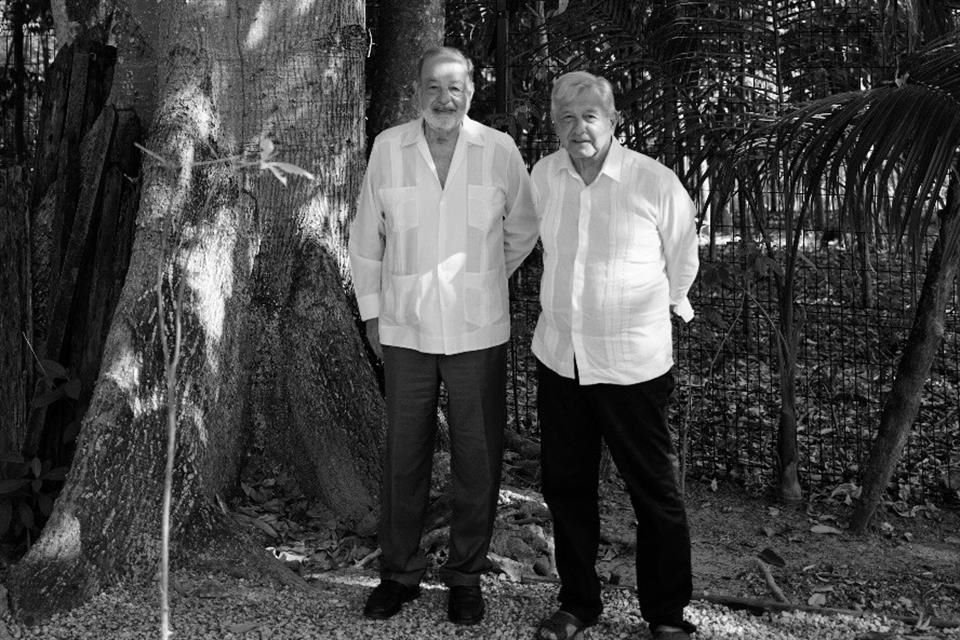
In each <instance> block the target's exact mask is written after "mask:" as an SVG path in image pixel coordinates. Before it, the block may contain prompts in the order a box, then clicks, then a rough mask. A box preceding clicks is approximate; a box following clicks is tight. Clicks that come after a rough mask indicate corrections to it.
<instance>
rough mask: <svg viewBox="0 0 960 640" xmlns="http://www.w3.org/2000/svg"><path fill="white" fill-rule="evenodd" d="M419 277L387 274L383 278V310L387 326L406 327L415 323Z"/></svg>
mask: <svg viewBox="0 0 960 640" xmlns="http://www.w3.org/2000/svg"><path fill="white" fill-rule="evenodd" d="M419 281H420V278H419V276H417V275H416V274H414V275H411V276H405V275H398V274H395V273H391V274H388V275H387V276H386V278H385V283H384V284H385V285H386V286H385V288H384V300H383V310H382V312H381V315H382V316H383V320H384V321H385V323H387V324H394V325H408V324H415V323H416V322H417V319H418V318H417V316H418V315H419V307H420V297H419V296H418V295H417V290H418V282H419Z"/></svg>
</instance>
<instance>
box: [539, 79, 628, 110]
mask: <svg viewBox="0 0 960 640" xmlns="http://www.w3.org/2000/svg"><path fill="white" fill-rule="evenodd" d="M588 91H589V92H592V93H594V94H595V95H596V96H597V97H598V98H600V102H601V104H602V105H603V108H604V110H605V111H606V113H607V115H608V116H610V118H611V119H616V117H617V106H616V104H615V103H614V100H613V85H611V84H610V81H609V80H607V79H606V78H603V77H601V76H595V75H593V74H592V73H588V72H586V71H571V72H569V73H565V74H563V75H562V76H560V77H559V78H557V79H556V80H554V81H553V91H552V92H551V93H550V115H551V116H552V117H553V119H554V120H556V119H557V113H558V112H559V111H560V107H561V105H563V104H566V103H568V102H572V101H573V100H574V99H575V98H577V96H579V95H580V94H582V93H586V92H588Z"/></svg>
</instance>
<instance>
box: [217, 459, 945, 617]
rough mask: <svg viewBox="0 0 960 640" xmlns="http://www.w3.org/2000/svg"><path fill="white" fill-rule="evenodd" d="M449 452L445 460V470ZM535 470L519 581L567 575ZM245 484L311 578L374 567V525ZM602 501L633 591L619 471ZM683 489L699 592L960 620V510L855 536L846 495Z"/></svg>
mask: <svg viewBox="0 0 960 640" xmlns="http://www.w3.org/2000/svg"><path fill="white" fill-rule="evenodd" d="M446 462H447V461H446V460H443V459H438V460H436V461H435V466H434V470H435V472H436V471H437V470H438V469H443V468H444V467H445V466H446ZM535 475H536V474H535V465H533V464H531V463H530V461H529V459H527V458H526V457H525V456H515V457H511V456H509V455H508V459H507V462H506V465H505V476H504V482H503V488H502V489H501V500H500V507H499V510H498V519H497V523H496V526H495V530H494V539H493V543H492V545H491V558H492V559H493V561H494V565H495V568H494V570H495V571H499V572H501V573H505V574H507V575H508V577H509V578H510V579H511V580H512V581H515V582H527V581H530V582H536V581H552V580H555V574H554V573H553V571H552V564H551V562H550V555H551V554H550V547H551V542H552V536H551V523H550V516H549V511H547V509H546V506H545V505H544V503H543V501H542V498H541V496H540V494H539V493H538V492H537V482H536V477H535ZM443 485H444V482H443V479H442V474H441V478H440V479H437V478H435V485H434V491H433V492H432V495H433V497H434V501H433V503H432V505H431V508H430V511H429V514H428V520H427V522H428V524H427V527H426V530H425V532H424V542H423V545H424V547H425V549H426V550H427V552H428V557H429V558H430V559H431V565H432V566H431V569H432V570H435V569H436V568H437V567H438V566H439V565H440V564H442V562H443V560H444V559H445V555H446V541H447V532H448V528H447V527H446V526H445V525H446V524H447V515H448V513H449V509H448V505H447V504H446V500H445V498H444V490H443V489H444V487H443ZM245 491H246V493H247V498H246V499H245V500H244V501H243V502H244V503H243V504H236V505H235V506H234V514H235V515H236V516H237V519H238V522H239V523H240V524H244V523H246V524H247V525H252V526H255V527H256V528H257V529H259V530H260V532H261V533H264V534H265V535H264V546H266V547H268V548H270V549H272V550H273V552H274V554H275V555H276V556H277V557H279V558H281V559H282V560H285V561H286V563H287V566H289V567H291V568H293V569H294V570H295V571H296V572H297V573H298V574H300V575H301V576H302V577H304V578H306V579H307V580H310V579H311V577H314V578H315V577H318V576H320V575H322V574H323V573H324V572H328V571H333V570H338V569H342V568H345V567H367V568H371V569H372V568H375V567H376V562H377V557H378V552H377V545H376V538H375V534H374V533H373V532H369V533H367V534H361V533H357V532H350V531H343V530H340V529H338V528H337V525H336V522H335V521H332V520H331V519H330V518H329V515H328V514H324V513H323V512H322V511H316V510H314V509H313V508H311V506H310V505H309V503H308V502H307V501H306V500H305V499H304V498H303V496H302V495H299V494H298V493H297V492H296V491H291V488H290V486H289V481H288V480H287V479H284V478H283V477H265V478H264V477H261V478H260V479H256V480H255V479H252V478H248V483H247V484H245ZM601 497H602V499H601V505H602V506H601V519H602V535H601V549H600V554H599V558H598V569H599V572H600V575H601V577H602V579H603V580H604V581H605V582H607V583H608V584H610V585H619V586H622V587H627V588H629V587H630V586H632V585H634V584H635V583H636V575H635V570H634V546H635V543H634V536H635V533H634V532H635V527H636V524H635V521H634V517H633V511H632V509H631V507H630V503H629V499H628V498H627V496H626V494H625V492H624V491H623V489H622V486H621V484H620V481H619V478H618V477H617V476H616V474H611V479H610V480H609V481H607V482H605V483H603V484H602V488H601ZM685 499H686V505H687V513H688V516H689V520H690V529H691V538H692V556H693V569H694V591H695V599H700V600H704V599H706V600H709V599H711V598H721V599H723V598H727V597H729V598H741V599H750V600H759V601H764V602H767V603H776V602H778V601H779V602H780V604H781V605H782V604H783V603H784V601H786V602H788V603H790V604H791V605H797V606H799V607H804V608H810V607H815V608H822V609H824V610H829V609H842V610H855V611H867V612H873V613H878V614H882V615H885V616H893V617H899V618H901V619H907V620H911V619H912V620H915V621H917V622H919V623H920V624H921V626H922V625H923V623H924V621H929V620H931V619H933V621H934V622H938V623H939V622H942V621H946V622H948V623H950V622H952V623H953V624H952V625H948V626H960V511H958V510H951V509H946V508H943V509H938V508H936V507H933V506H924V507H913V508H912V509H909V510H903V509H901V511H903V515H900V514H898V513H897V511H896V510H894V509H892V508H889V506H884V507H881V509H880V510H879V511H878V512H877V515H876V517H875V519H874V526H873V527H872V530H871V531H870V532H869V533H867V534H865V535H863V536H857V535H853V534H851V533H849V532H848V531H847V521H848V519H849V517H850V513H851V511H852V507H851V506H850V505H849V504H846V503H845V497H844V495H843V494H842V493H838V494H837V495H835V496H834V497H830V496H828V495H816V496H814V497H812V498H809V499H808V500H807V502H806V503H804V504H802V505H799V506H795V507H785V506H783V505H781V504H778V502H777V501H776V500H773V499H768V498H764V497H762V496H754V495H750V494H748V493H746V492H745V491H744V490H742V489H740V488H738V487H737V486H733V485H730V484H724V483H720V484H716V483H706V482H702V481H698V480H688V481H687V482H686V483H685ZM271 534H272V535H271ZM429 577H430V576H429V575H428V578H429ZM714 601H716V600H714Z"/></svg>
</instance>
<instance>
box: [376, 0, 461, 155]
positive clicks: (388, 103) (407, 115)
mask: <svg viewBox="0 0 960 640" xmlns="http://www.w3.org/2000/svg"><path fill="white" fill-rule="evenodd" d="M445 6H446V2H445V0H416V1H413V2H411V1H409V0H381V2H380V8H379V13H378V17H377V27H376V34H375V37H374V41H373V56H372V57H371V58H370V63H371V64H370V93H371V97H370V110H369V114H368V115H369V119H368V121H367V139H368V142H369V144H372V143H373V139H374V137H376V135H377V134H378V133H380V132H381V131H383V130H384V129H386V128H388V127H391V126H393V125H395V124H400V123H401V122H405V121H407V120H410V119H411V118H415V117H417V116H418V115H420V107H419V105H417V103H416V100H414V83H415V82H416V80H417V62H418V60H419V59H420V54H422V53H423V52H424V51H425V50H426V49H429V48H430V47H435V46H439V45H442V44H443V35H444V25H445V19H444V8H445Z"/></svg>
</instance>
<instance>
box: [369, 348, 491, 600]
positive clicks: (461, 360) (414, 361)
mask: <svg viewBox="0 0 960 640" xmlns="http://www.w3.org/2000/svg"><path fill="white" fill-rule="evenodd" d="M506 354H507V346H506V344H503V345H499V346H496V347H492V348H489V349H480V350H478V351H468V352H465V353H459V354H454V355H438V354H429V353H421V352H419V351H413V350H411V349H403V348H399V347H388V346H384V347H383V365H384V380H385V384H386V397H387V440H386V447H385V457H384V463H383V485H382V490H381V497H380V531H379V542H380V548H381V550H382V552H383V555H382V557H381V559H380V577H381V578H382V579H385V580H396V581H398V582H402V583H404V584H417V583H419V582H420V580H421V579H422V578H423V574H424V572H425V571H426V567H427V561H426V558H425V557H424V554H423V551H422V550H421V549H420V537H421V535H422V534H423V526H424V517H425V514H426V510H427V505H428V501H429V498H430V475H431V471H432V466H433V452H434V439H435V436H436V432H437V404H438V394H439V389H440V382H441V381H443V383H444V384H445V385H446V389H447V398H448V409H449V412H448V418H449V425H450V470H451V507H452V514H451V520H450V545H449V552H448V555H447V561H446V564H445V565H444V567H443V569H442V574H443V578H444V581H445V582H446V583H447V584H448V585H449V586H455V585H476V584H479V583H480V574H481V573H482V572H483V571H484V570H486V568H487V565H488V563H487V549H488V548H489V546H490V536H491V535H492V533H493V522H494V519H495V517H496V511H497V496H498V493H499V489H500V467H501V459H502V456H503V431H504V427H505V426H506V418H507V412H506V400H505V396H506V362H507V361H506Z"/></svg>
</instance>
